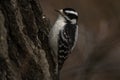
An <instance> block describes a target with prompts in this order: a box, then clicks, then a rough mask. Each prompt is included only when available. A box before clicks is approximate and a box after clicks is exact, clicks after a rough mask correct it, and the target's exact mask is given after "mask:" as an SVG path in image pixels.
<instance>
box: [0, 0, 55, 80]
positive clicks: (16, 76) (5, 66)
mask: <svg viewBox="0 0 120 80" xmlns="http://www.w3.org/2000/svg"><path fill="white" fill-rule="evenodd" d="M49 28H50V23H49V20H48V19H47V18H46V17H45V16H43V12H42V8H41V6H40V1H39V0H0V80H55V76H54V72H53V71H54V66H55V63H54V61H53V56H52V55H51V52H50V49H49V45H48V36H47V35H48V32H49Z"/></svg>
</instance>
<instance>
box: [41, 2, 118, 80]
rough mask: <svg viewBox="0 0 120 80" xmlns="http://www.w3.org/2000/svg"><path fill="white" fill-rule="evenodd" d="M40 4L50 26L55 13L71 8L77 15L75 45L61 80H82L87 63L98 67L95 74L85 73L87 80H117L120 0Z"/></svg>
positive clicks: (55, 15) (55, 16)
mask: <svg viewBox="0 0 120 80" xmlns="http://www.w3.org/2000/svg"><path fill="white" fill-rule="evenodd" d="M40 1H41V6H42V9H43V13H44V15H46V16H47V17H48V18H49V19H50V22H51V24H52V25H53V24H54V21H55V20H56V18H57V13H56V12H55V11H54V9H61V8H66V7H70V8H74V9H75V10H76V11H78V12H79V23H78V24H79V37H78V42H77V45H76V47H75V49H74V50H73V52H72V54H70V55H69V58H68V59H67V60H66V62H65V64H64V67H63V69H62V71H61V75H60V77H61V80H82V79H80V76H81V75H80V74H81V68H83V67H86V66H82V65H83V64H86V62H89V63H92V64H95V63H97V64H95V65H94V69H93V70H92V71H94V73H92V74H91V73H88V74H90V79H89V80H120V59H119V57H120V39H119V38H120V0H40ZM91 55H92V56H93V57H91ZM96 55H97V57H96ZM101 55H102V56H101ZM91 58H93V59H94V61H93V62H92V61H91ZM97 58H99V61H98V62H95V60H97ZM89 66H91V65H89ZM89 66H87V67H89Z"/></svg>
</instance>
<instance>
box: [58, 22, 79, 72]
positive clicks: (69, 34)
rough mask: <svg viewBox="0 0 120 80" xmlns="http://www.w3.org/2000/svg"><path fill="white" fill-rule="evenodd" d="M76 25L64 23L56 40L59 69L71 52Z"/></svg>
mask: <svg viewBox="0 0 120 80" xmlns="http://www.w3.org/2000/svg"><path fill="white" fill-rule="evenodd" d="M76 29H77V26H76V25H75V24H66V25H65V28H64V30H63V31H60V33H59V40H58V69H59V70H60V69H61V68H62V66H63V64H64V61H65V60H66V59H67V57H68V54H69V53H70V52H71V49H72V48H73V45H74V43H75V37H76V35H75V34H76Z"/></svg>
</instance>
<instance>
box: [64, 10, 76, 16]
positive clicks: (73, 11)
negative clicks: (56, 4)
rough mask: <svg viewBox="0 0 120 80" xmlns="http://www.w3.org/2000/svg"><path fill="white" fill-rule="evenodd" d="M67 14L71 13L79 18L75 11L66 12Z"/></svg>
mask: <svg viewBox="0 0 120 80" xmlns="http://www.w3.org/2000/svg"><path fill="white" fill-rule="evenodd" d="M65 12H66V13H71V14H75V15H77V16H78V13H77V12H74V11H65Z"/></svg>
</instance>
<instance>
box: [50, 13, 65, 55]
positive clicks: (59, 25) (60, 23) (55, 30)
mask: <svg viewBox="0 0 120 80" xmlns="http://www.w3.org/2000/svg"><path fill="white" fill-rule="evenodd" d="M65 24H66V23H65V19H64V18H63V17H62V16H60V15H59V17H58V19H57V20H56V22H55V24H54V26H53V27H52V29H51V30H50V34H49V44H50V47H51V49H52V50H53V51H54V53H55V54H56V56H57V53H58V52H57V51H58V36H59V31H60V30H62V29H64V25H65Z"/></svg>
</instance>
